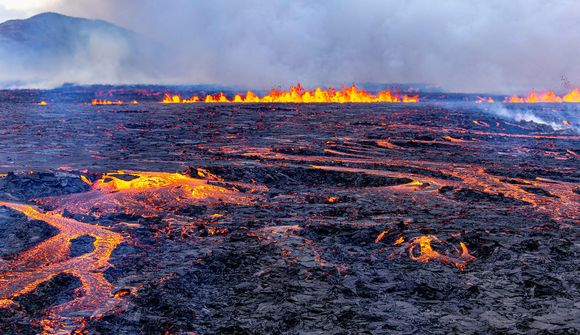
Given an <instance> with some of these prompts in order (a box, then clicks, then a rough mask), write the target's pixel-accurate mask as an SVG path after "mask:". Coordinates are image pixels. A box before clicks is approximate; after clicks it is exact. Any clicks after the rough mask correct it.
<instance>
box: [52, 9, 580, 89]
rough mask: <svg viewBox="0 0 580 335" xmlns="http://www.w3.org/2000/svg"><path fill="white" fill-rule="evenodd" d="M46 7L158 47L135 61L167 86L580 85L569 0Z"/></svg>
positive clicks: (575, 17)
mask: <svg viewBox="0 0 580 335" xmlns="http://www.w3.org/2000/svg"><path fill="white" fill-rule="evenodd" d="M49 9H51V10H54V11H58V12H62V13H64V14H69V15H75V16H81V17H90V18H99V19H105V20H108V21H110V22H113V23H116V24H119V25H121V26H124V27H127V28H129V29H132V30H133V31H136V32H138V33H141V34H143V35H144V36H147V37H148V38H151V39H153V40H155V41H156V42H158V43H160V44H162V45H163V47H162V48H161V49H163V50H164V51H165V53H164V54H163V55H161V54H159V55H155V57H154V59H155V61H153V62H152V63H150V64H145V66H147V67H148V68H155V69H157V70H158V71H159V72H160V73H161V76H160V77H161V78H163V79H164V82H165V83H176V84H179V83H219V84H226V85H240V86H252V87H255V88H266V87H270V86H272V85H285V86H286V85H289V84H292V83H296V82H299V81H300V82H302V83H303V84H306V85H335V84H339V83H347V84H349V83H352V82H358V83H361V82H377V83H380V82H382V83H394V82H397V83H431V84H435V85H440V86H441V87H443V88H445V89H448V90H451V91H457V92H513V91H527V90H528V89H530V88H538V89H543V88H558V87H560V84H561V78H562V76H566V77H567V78H569V79H570V80H571V81H572V82H573V83H574V81H576V83H580V62H578V61H577V60H578V59H579V58H580V46H579V44H578V43H577V41H579V40H580V30H579V29H577V22H579V19H580V2H578V1H576V0H558V1H555V0H553V1H550V0H511V1H504V0H487V1H478V0H440V1H432V0H408V1H400V0H357V1H354V0H334V1H327V0H271V1H263V0H241V1H229V0H212V1H202V0H166V1H158V0H99V1H93V0H61V1H60V2H59V3H57V4H55V5H53V6H52V7H50V8H49ZM73 77H74V76H73ZM112 77H114V78H112V79H110V78H107V79H108V80H109V79H110V80H112V81H115V80H117V81H118V80H121V79H122V78H115V76H112ZM73 79H74V78H73ZM142 80H145V81H151V82H153V81H157V80H159V77H145V78H143V79H142ZM71 81H73V80H71Z"/></svg>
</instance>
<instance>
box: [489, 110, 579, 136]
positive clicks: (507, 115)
mask: <svg viewBox="0 0 580 335" xmlns="http://www.w3.org/2000/svg"><path fill="white" fill-rule="evenodd" d="M481 108H483V110H484V111H486V112H488V113H491V114H494V115H496V116H499V117H501V118H503V119H506V120H511V121H516V122H522V121H525V122H533V123H536V124H541V125H545V126H548V127H550V128H552V129H553V130H555V131H561V130H572V131H574V132H575V133H580V117H578V112H577V111H575V110H574V111H570V110H561V111H559V112H558V113H551V116H552V118H554V120H548V119H546V118H545V117H542V116H539V115H538V114H537V113H538V112H536V111H532V110H512V109H508V108H507V107H506V106H505V105H503V104H501V103H496V104H493V105H490V106H486V107H481ZM573 108H575V107H573ZM544 114H546V113H544ZM547 115H550V114H547ZM564 120H566V121H568V122H570V125H565V124H564V123H563V121H564Z"/></svg>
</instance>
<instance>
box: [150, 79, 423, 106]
mask: <svg viewBox="0 0 580 335" xmlns="http://www.w3.org/2000/svg"><path fill="white" fill-rule="evenodd" d="M196 102H205V103H299V104H301V103H378V102H402V103H415V102H419V96H417V95H414V96H409V95H399V94H397V93H394V92H391V91H390V90H384V91H381V92H379V93H377V94H371V93H368V92H366V91H365V90H363V89H359V88H357V87H356V86H355V85H353V86H351V87H343V88H342V89H340V90H336V89H334V88H329V89H326V90H324V89H322V88H316V89H314V90H312V91H308V90H306V89H304V88H303V87H302V86H301V85H300V84H298V85H296V86H292V87H290V90H288V91H281V90H277V89H272V90H271V91H270V93H268V94H267V95H265V96H263V97H259V96H257V95H256V94H255V93H254V92H252V91H248V92H246V94H245V95H241V94H236V95H235V96H234V97H233V99H231V100H230V99H228V97H227V96H226V95H225V94H224V93H223V92H221V93H218V94H215V95H206V96H205V97H203V98H200V97H199V96H197V95H194V96H192V97H191V98H190V99H186V98H182V97H181V96H180V95H170V94H169V93H166V94H165V95H164V96H163V101H162V103H164V104H190V103H196Z"/></svg>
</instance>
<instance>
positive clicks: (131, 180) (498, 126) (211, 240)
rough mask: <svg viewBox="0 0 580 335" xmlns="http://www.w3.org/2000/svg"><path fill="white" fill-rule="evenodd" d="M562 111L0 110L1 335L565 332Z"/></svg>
mask: <svg viewBox="0 0 580 335" xmlns="http://www.w3.org/2000/svg"><path fill="white" fill-rule="evenodd" d="M563 106H564V105H560V106H557V105H555V106H547V105H536V106H532V105H529V106H525V107H519V108H526V112H525V115H527V116H528V117H523V118H524V119H527V120H532V119H533V120H534V121H524V120H521V119H522V117H519V116H514V117H509V115H510V114H509V113H511V111H510V110H509V109H506V110H502V112H501V113H497V112H492V111H491V110H490V111H486V110H485V108H482V107H476V106H475V105H472V106H471V105H467V104H455V105H450V104H413V105H399V104H377V105H202V104H200V105H187V106H181V105H179V106H166V105H160V104H154V103H150V104H142V105H137V106H112V107H92V106H84V105H80V104H72V103H62V104H49V105H48V106H31V105H29V104H24V103H11V104H0V115H1V117H2V120H3V123H2V126H1V127H0V138H1V139H2V141H0V157H1V163H2V165H1V166H0V168H1V170H2V172H4V173H6V174H5V175H3V176H2V177H0V205H3V206H2V207H0V257H1V258H0V259H1V260H0V316H1V317H0V332H1V333H2V334H36V333H40V332H43V331H44V332H45V333H49V334H50V333H58V332H59V331H64V332H74V331H84V332H86V333H88V334H414V333H426V334H449V333H457V334H482V333H491V334H578V333H580V321H579V320H580V292H579V290H580V279H579V278H580V271H579V262H578V253H579V251H580V240H579V239H578V236H579V232H580V231H579V224H580V169H579V168H578V166H579V155H580V136H579V135H578V133H577V132H576V129H575V128H574V127H575V126H577V124H578V117H577V116H576V115H577V114H575V113H577V112H574V111H571V110H570V108H571V107H569V106H567V107H563ZM506 113H508V114H506ZM517 113H519V114H520V115H523V113H522V112H521V111H520V112H515V111H514V112H513V115H516V114H517ZM500 115H501V116H500ZM529 115H534V116H535V118H531V117H529ZM564 121H568V122H564ZM24 206H26V207H24ZM28 206H30V207H28ZM30 278H33V279H30Z"/></svg>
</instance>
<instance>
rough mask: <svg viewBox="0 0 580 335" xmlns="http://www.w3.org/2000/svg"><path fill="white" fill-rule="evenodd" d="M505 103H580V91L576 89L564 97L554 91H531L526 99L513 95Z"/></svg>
mask: <svg viewBox="0 0 580 335" xmlns="http://www.w3.org/2000/svg"><path fill="white" fill-rule="evenodd" d="M504 102H507V103H562V102H568V103H570V102H571V103H579V102H580V89H578V88H575V89H573V90H572V91H571V92H570V93H568V94H565V95H563V96H558V95H557V94H556V93H555V92H554V91H547V92H541V93H537V92H536V91H531V92H530V93H529V94H528V95H527V96H526V97H518V96H517V95H512V96H511V97H509V98H506V100H505V101H504Z"/></svg>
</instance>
